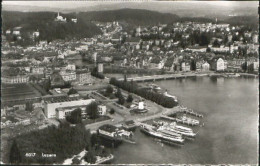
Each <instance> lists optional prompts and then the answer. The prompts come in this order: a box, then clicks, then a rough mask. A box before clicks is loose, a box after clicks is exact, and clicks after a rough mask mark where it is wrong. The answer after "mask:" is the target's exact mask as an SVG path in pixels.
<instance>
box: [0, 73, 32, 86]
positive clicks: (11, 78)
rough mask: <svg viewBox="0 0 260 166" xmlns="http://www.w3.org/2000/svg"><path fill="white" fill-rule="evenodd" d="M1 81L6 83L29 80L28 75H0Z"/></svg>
mask: <svg viewBox="0 0 260 166" xmlns="http://www.w3.org/2000/svg"><path fill="white" fill-rule="evenodd" d="M1 81H2V83H6V84H19V83H27V82H29V76H27V75H24V76H23V75H18V76H2V79H1Z"/></svg>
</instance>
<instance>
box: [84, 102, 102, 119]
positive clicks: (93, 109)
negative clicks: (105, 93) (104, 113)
mask: <svg viewBox="0 0 260 166" xmlns="http://www.w3.org/2000/svg"><path fill="white" fill-rule="evenodd" d="M86 110H87V114H88V115H89V117H90V119H96V118H98V116H99V114H98V105H97V103H96V102H92V103H90V104H89V105H88V106H87V108H86Z"/></svg>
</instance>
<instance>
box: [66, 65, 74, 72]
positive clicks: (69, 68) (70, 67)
mask: <svg viewBox="0 0 260 166" xmlns="http://www.w3.org/2000/svg"><path fill="white" fill-rule="evenodd" d="M66 70H72V71H75V70H76V65H75V64H68V65H67V66H66Z"/></svg>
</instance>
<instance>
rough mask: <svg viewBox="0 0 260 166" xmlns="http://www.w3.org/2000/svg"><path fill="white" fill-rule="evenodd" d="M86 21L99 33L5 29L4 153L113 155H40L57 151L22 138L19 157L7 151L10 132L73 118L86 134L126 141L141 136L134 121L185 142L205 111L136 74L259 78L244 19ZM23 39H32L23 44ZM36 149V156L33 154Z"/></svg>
mask: <svg viewBox="0 0 260 166" xmlns="http://www.w3.org/2000/svg"><path fill="white" fill-rule="evenodd" d="M53 21H54V22H57V23H58V24H67V23H68V22H72V23H74V24H77V23H78V20H77V18H71V19H67V18H66V17H65V16H63V14H62V13H57V16H56V18H53ZM93 23H94V24H95V25H96V26H97V27H99V28H100V30H101V31H102V34H101V35H96V36H93V37H92V38H81V39H66V40H53V41H42V40H39V39H40V38H39V37H40V35H41V32H40V31H38V30H37V29H34V30H31V31H29V32H26V35H27V36H25V35H24V33H23V28H24V27H23V25H21V26H19V27H14V28H12V29H8V30H6V31H4V32H3V34H2V50H1V52H2V56H1V58H2V59H1V60H2V65H1V66H2V69H1V73H2V76H1V81H2V86H1V133H2V134H1V142H2V143H1V144H2V146H1V154H3V155H1V156H2V159H1V161H2V162H4V163H5V162H13V163H19V162H21V163H23V162H24V163H31V162H32V163H33V162H36V163H37V162H40V163H41V162H42V163H48V162H50V163H52V162H57V163H65V164H72V163H78V164H80V163H83V164H90V163H92V164H93V163H104V162H106V161H109V160H111V159H113V158H114V157H116V156H113V155H112V154H111V153H108V152H107V153H105V152H104V149H106V148H105V147H103V146H100V147H98V148H96V150H95V153H94V152H93V151H94V150H93V147H92V148H89V147H88V148H85V147H77V148H78V150H76V151H75V154H70V153H68V155H66V156H65V157H64V158H62V157H61V158H58V159H57V160H52V159H50V161H46V160H42V158H41V157H43V158H46V156H47V158H56V156H58V155H59V154H57V152H56V151H55V150H53V149H55V148H53V149H52V150H53V151H50V152H48V151H44V152H40V151H39V152H33V151H26V149H22V148H21V147H22V145H21V146H19V145H18V147H19V148H18V149H19V151H20V152H19V153H20V157H19V156H18V157H17V155H14V156H12V155H13V154H12V153H14V152H13V151H15V150H16V149H17V145H16V143H15V145H14V143H10V140H17V144H19V140H20V142H23V135H26V136H27V138H28V137H29V136H30V133H34V135H36V134H35V133H37V132H40V131H42V134H43V133H44V130H47V129H48V130H55V129H51V127H50V126H56V128H58V129H59V126H61V125H63V124H69V125H70V127H71V128H73V126H74V127H75V126H76V124H78V123H80V124H83V125H84V130H88V131H90V133H92V134H97V135H99V136H103V137H104V138H107V139H110V140H112V141H119V142H125V143H132V144H134V143H136V142H138V140H135V139H134V134H133V131H131V129H132V128H135V127H136V126H140V130H141V131H143V132H144V133H146V134H149V135H150V136H152V137H157V138H159V139H161V140H163V141H165V142H168V143H174V144H176V143H177V144H181V145H182V144H184V142H185V139H186V138H193V137H195V135H196V132H195V131H193V129H192V127H191V126H203V123H201V122H200V119H201V118H202V117H203V115H201V114H199V113H196V112H194V111H193V110H191V109H188V108H185V107H184V106H180V105H178V99H177V97H176V96H174V94H168V93H167V90H165V89H161V88H160V87H159V86H157V85H156V84H154V83H147V84H145V85H144V84H142V85H139V84H137V81H140V82H144V81H155V80H156V79H176V78H186V77H194V76H195V77H196V76H204V75H219V76H224V77H238V76H243V75H246V76H253V77H257V73H258V70H259V60H258V53H259V52H258V51H259V50H258V46H259V45H258V44H259V42H258V41H259V39H258V36H259V32H258V31H253V30H252V29H250V28H248V27H247V26H231V25H229V24H224V23H219V22H218V20H217V19H216V20H215V22H214V23H200V22H177V23H173V24H158V25H155V26H137V27H134V28H133V29H131V30H126V29H125V23H124V22H118V21H115V22H96V21H93ZM57 30H59V29H57ZM25 38H27V39H28V38H29V40H31V41H32V43H33V44H31V45H29V46H26V47H22V46H20V45H19V43H22V42H23V41H24V40H25ZM14 39H15V40H14ZM113 77H115V78H113ZM161 99H164V100H163V101H162V100H161ZM156 118H162V119H167V120H169V121H172V122H171V123H170V122H166V121H160V120H159V121H155V119H156ZM176 122H177V123H176ZM185 125H186V127H185ZM189 125H190V127H187V126H189ZM56 130H57V129H56ZM63 130H65V129H63ZM48 132H51V131H48ZM45 134H46V132H45ZM16 138H17V139H16ZM35 138H36V137H35ZM57 139H60V138H57ZM23 143H24V144H25V145H28V143H26V141H25V142H23ZM84 145H85V144H84ZM57 146H58V145H57ZM67 146H68V145H67ZM113 146H114V145H113ZM10 147H12V148H10ZM15 147H16V148H15ZM100 148H101V150H100ZM42 149H44V148H42ZM49 149H51V148H49ZM97 149H98V150H97ZM102 149H103V151H102ZM82 150H83V151H82ZM98 151H101V152H98ZM28 153H29V154H28ZM30 153H33V154H30ZM34 153H37V154H36V155H39V153H40V155H41V157H39V158H37V160H34V156H35V154H34ZM42 153H44V154H42ZM46 153H48V154H46ZM104 154H105V155H104ZM3 156H4V157H3ZM9 156H12V157H9ZM28 156H29V157H28ZM8 159H10V160H9V161H8ZM83 159H85V160H83Z"/></svg>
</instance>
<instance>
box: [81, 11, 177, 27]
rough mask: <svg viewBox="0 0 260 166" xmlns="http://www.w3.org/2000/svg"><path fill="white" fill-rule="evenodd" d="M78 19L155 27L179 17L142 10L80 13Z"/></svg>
mask: <svg viewBox="0 0 260 166" xmlns="http://www.w3.org/2000/svg"><path fill="white" fill-rule="evenodd" d="M79 17H83V18H85V19H88V20H95V21H104V22H109V21H115V20H117V21H125V22H127V23H128V24H131V25H155V24H158V23H170V22H175V21H177V20H178V19H179V16H177V15H175V14H169V13H159V12H156V11H150V10H143V9H120V10H110V11H94V12H81V13H79Z"/></svg>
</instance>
